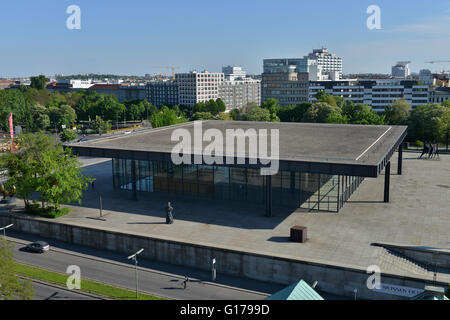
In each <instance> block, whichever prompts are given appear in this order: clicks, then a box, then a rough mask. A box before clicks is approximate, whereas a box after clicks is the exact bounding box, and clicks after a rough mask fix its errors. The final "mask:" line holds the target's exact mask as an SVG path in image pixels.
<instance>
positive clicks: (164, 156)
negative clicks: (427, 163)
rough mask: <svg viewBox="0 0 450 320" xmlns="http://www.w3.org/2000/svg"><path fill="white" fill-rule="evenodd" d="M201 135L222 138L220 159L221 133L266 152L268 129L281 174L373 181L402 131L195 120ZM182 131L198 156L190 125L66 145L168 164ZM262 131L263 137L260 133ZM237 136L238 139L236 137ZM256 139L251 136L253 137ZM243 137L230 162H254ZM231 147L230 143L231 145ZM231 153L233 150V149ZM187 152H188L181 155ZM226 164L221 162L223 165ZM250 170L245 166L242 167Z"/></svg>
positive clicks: (87, 152) (109, 155)
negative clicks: (274, 136)
mask: <svg viewBox="0 0 450 320" xmlns="http://www.w3.org/2000/svg"><path fill="white" fill-rule="evenodd" d="M199 123H201V126H202V133H203V134H204V133H205V131H206V130H208V129H216V130H218V132H220V133H222V135H223V140H224V141H223V147H222V149H218V150H216V154H219V153H220V152H222V153H223V154H225V143H226V138H227V137H226V134H225V133H226V130H229V129H231V130H233V129H234V130H236V129H242V130H244V131H247V130H252V129H253V130H255V131H253V132H250V131H247V132H248V133H250V136H253V137H254V136H255V132H256V134H259V138H260V139H262V138H264V139H265V140H266V141H267V145H268V149H267V150H268V151H269V152H270V150H271V141H270V140H271V132H272V131H271V130H273V129H278V130H279V161H280V169H281V170H293V171H295V170H300V171H307V172H317V173H326V174H345V175H354V176H365V177H377V176H378V175H379V174H380V172H381V171H382V170H383V168H384V166H385V165H386V164H387V162H388V161H389V159H390V158H391V156H392V154H393V152H394V151H395V150H396V149H397V147H398V146H399V144H400V143H401V142H402V141H403V139H404V137H405V136H406V130H407V127H404V126H372V125H339V124H316V123H289V122H248V121H217V120H207V121H199V122H197V124H199ZM180 128H182V129H186V130H187V131H188V132H189V133H190V134H191V137H192V141H191V146H192V150H191V155H195V154H197V155H200V154H202V153H203V149H204V148H205V147H206V146H207V145H209V144H210V142H205V141H204V142H203V144H202V146H200V148H199V146H194V122H188V123H183V124H179V125H174V126H168V127H162V128H155V129H148V130H141V131H137V132H132V133H129V134H118V135H112V136H104V137H100V138H98V139H93V140H89V141H84V142H78V143H71V144H68V146H70V147H71V148H72V149H73V151H74V153H76V154H79V155H81V156H96V157H105V158H127V159H136V160H170V159H171V158H170V155H171V153H172V150H173V148H174V146H175V145H177V144H178V143H179V141H180V140H175V141H172V140H171V136H172V133H173V132H174V131H175V130H176V129H180ZM262 129H266V130H267V135H264V134H262V135H261V131H260V130H262ZM241 136H242V135H241ZM254 138H256V137H254ZM249 140H250V139H249V138H247V139H246V148H245V152H242V153H239V152H237V151H236V150H233V157H234V159H235V160H236V161H235V162H234V163H237V159H238V158H241V159H245V161H246V164H249V163H250V159H256V158H257V154H254V153H252V152H250V151H249V148H248V145H249ZM235 145H236V142H235ZM235 149H236V148H235ZM187 153H188V152H187ZM225 162H226V161H225V160H224V163H225ZM246 166H250V165H246Z"/></svg>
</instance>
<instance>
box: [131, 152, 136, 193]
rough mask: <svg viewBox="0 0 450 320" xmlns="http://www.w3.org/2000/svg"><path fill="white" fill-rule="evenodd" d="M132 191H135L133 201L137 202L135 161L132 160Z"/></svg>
mask: <svg viewBox="0 0 450 320" xmlns="http://www.w3.org/2000/svg"><path fill="white" fill-rule="evenodd" d="M131 190H132V191H133V200H137V190H136V161H135V160H131Z"/></svg>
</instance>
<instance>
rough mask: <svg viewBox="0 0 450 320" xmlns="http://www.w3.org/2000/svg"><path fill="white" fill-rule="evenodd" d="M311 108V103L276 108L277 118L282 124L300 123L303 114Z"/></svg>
mask: <svg viewBox="0 0 450 320" xmlns="http://www.w3.org/2000/svg"><path fill="white" fill-rule="evenodd" d="M310 107H311V103H309V102H303V103H300V104H297V105H293V106H287V107H278V108H277V116H278V117H279V118H280V121H282V122H301V121H302V119H303V115H304V114H305V112H306V111H307V110H308V109H309V108H310Z"/></svg>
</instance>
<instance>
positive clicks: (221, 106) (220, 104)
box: [216, 98, 227, 113]
mask: <svg viewBox="0 0 450 320" xmlns="http://www.w3.org/2000/svg"><path fill="white" fill-rule="evenodd" d="M216 102H217V107H218V110H219V113H220V112H225V110H227V106H226V105H225V102H223V101H222V99H220V98H219V99H217V100H216Z"/></svg>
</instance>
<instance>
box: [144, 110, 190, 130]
mask: <svg viewBox="0 0 450 320" xmlns="http://www.w3.org/2000/svg"><path fill="white" fill-rule="evenodd" d="M187 121H188V120H187V119H186V118H185V117H183V116H178V115H177V112H176V111H175V110H173V109H169V108H168V107H167V106H163V107H162V108H161V110H159V112H156V113H154V114H153V115H152V126H153V128H159V127H165V126H171V125H174V124H177V123H183V122H187Z"/></svg>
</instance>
